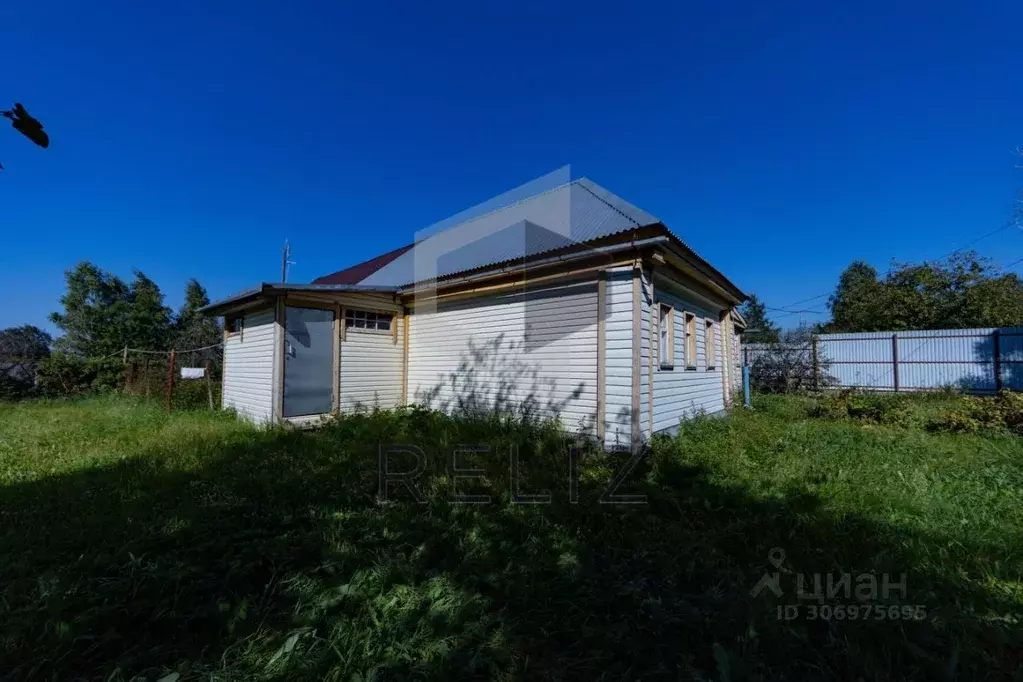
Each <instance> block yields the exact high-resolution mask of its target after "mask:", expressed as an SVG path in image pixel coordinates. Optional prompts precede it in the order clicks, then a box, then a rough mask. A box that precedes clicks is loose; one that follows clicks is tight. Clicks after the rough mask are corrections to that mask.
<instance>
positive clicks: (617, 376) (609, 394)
mask: <svg viewBox="0 0 1023 682" xmlns="http://www.w3.org/2000/svg"><path fill="white" fill-rule="evenodd" d="M605 296H606V299H607V300H606V303H605V305H606V306H607V310H606V317H605V318H604V337H605V357H606V363H605V364H606V371H605V378H604V398H605V401H606V402H605V404H604V415H605V416H604V420H605V422H606V424H605V426H604V444H605V446H606V447H611V448H613V447H622V448H628V447H629V443H630V438H631V434H632V267H631V266H626V267H621V268H614V269H611V270H608V272H607V289H606V292H605Z"/></svg>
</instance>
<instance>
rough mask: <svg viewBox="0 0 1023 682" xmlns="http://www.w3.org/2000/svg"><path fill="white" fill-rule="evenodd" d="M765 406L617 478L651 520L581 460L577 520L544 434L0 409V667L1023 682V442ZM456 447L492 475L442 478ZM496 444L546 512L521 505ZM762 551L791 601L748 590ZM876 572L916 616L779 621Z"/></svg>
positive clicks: (369, 419) (933, 407)
mask: <svg viewBox="0 0 1023 682" xmlns="http://www.w3.org/2000/svg"><path fill="white" fill-rule="evenodd" d="M944 400H946V401H947V402H949V403H951V402H953V401H954V399H951V398H946V399H944ZM914 405H915V407H914V409H916V410H917V411H918V412H919V413H920V414H921V415H930V414H933V413H935V412H936V411H940V410H941V409H944V403H942V402H941V401H938V400H930V401H928V400H921V401H918V402H917V403H915V404H914ZM755 407H756V409H755V410H754V411H751V412H745V411H738V412H736V413H735V414H734V415H733V416H731V417H729V418H725V419H702V420H697V421H695V422H693V423H690V424H687V425H685V427H684V428H683V429H682V431H681V433H680V434H679V436H678V437H677V438H673V439H668V438H660V439H658V440H657V441H656V443H655V447H654V450H653V452H652V454H651V455H650V456H648V457H646V458H645V459H644V461H643V463H641V465H640V466H639V468H637V470H636V471H635V472H634V473H633V474H632V476H630V477H629V479H628V480H627V481H626V482H625V483H624V484H623V486H622V488H621V490H619V493H641V494H645V495H646V496H647V499H646V503H645V504H636V505H607V504H600V503H599V498H600V496H601V493H602V492H603V491H604V488H605V486H606V483H607V482H608V480H609V479H610V478H611V476H612V475H613V472H614V471H615V470H616V468H617V467H618V465H619V463H621V462H623V461H624V458H622V457H611V456H605V455H603V454H600V453H596V452H592V451H590V452H586V453H584V457H583V458H582V464H581V465H580V467H579V470H580V476H579V479H580V480H579V484H578V501H577V502H575V503H573V502H572V501H571V500H570V496H569V476H568V472H569V457H568V455H567V449H566V447H565V446H566V443H565V441H564V439H563V438H562V436H561V435H560V434H559V433H558V432H557V430H556V429H555V428H553V427H551V426H550V425H532V426H527V425H522V424H516V423H512V422H502V421H500V420H497V419H484V418H480V419H461V420H456V419H451V418H448V417H444V416H441V415H437V414H434V413H428V412H423V411H408V412H402V413H398V414H390V413H377V414H365V415H357V416H352V417H348V418H345V419H343V420H341V421H339V422H337V423H334V424H332V425H330V426H328V427H326V428H323V429H320V430H317V431H315V432H286V431H280V430H271V431H264V432H260V431H257V430H254V429H252V428H250V427H248V426H246V425H244V424H241V423H239V422H236V421H235V420H234V419H233V418H232V417H231V416H230V415H226V414H213V413H203V412H183V413H176V414H173V415H167V414H165V413H164V412H163V411H162V410H161V409H160V407H159V406H158V405H153V404H147V403H145V402H139V401H131V400H127V399H116V398H105V399H99V398H97V399H89V400H83V401H80V402H71V403H36V404H24V405H14V406H0V486H2V487H0V677H3V678H6V679H46V680H49V679H53V680H68V679H103V680H129V679H150V680H156V679H161V678H163V677H164V676H167V675H173V674H177V675H179V678H177V679H181V680H186V679H204V680H206V679H216V680H254V679H267V680H285V679H296V680H297V679H332V680H367V679H443V680H447V679H456V678H463V679H464V678H478V679H522V680H533V679H580V680H601V679H607V680H619V679H638V678H651V679H672V680H675V679H702V680H744V679H765V680H767V679H792V680H803V679H862V680H891V679H919V680H930V679H1007V678H1008V679H1012V678H1013V677H1015V678H1016V679H1021V678H1023V636H1021V634H1020V629H1021V625H1020V621H1019V619H1020V616H1021V615H1023V584H1021V575H1023V439H1020V438H1018V437H1012V436H1008V435H1002V434H987V435H984V436H977V435H956V434H947V433H931V432H928V431H927V430H926V429H924V428H923V427H922V426H921V425H919V424H922V423H923V422H924V421H925V419H924V418H923V417H922V418H921V419H920V420H913V421H912V423H911V424H910V425H908V426H898V427H896V426H884V425H866V424H860V423H857V422H855V421H852V420H843V419H836V420H824V419H811V418H809V417H808V416H807V414H808V405H807V404H806V402H805V401H802V400H799V399H795V398H763V399H761V400H758V401H757V402H756V403H755ZM918 422H919V423H918ZM388 443H406V444H415V445H418V446H419V447H421V448H422V449H423V451H424V452H425V453H426V454H427V455H428V464H427V469H428V473H426V474H424V475H423V476H422V478H421V480H420V487H421V489H422V491H423V493H424V495H425V496H426V498H427V501H426V503H425V504H417V503H415V501H414V500H413V498H412V497H411V495H409V494H408V493H407V492H406V491H404V490H400V489H399V490H396V491H395V492H394V493H393V494H392V495H391V496H390V500H387V501H384V500H382V499H380V498H379V496H378V495H377V486H378V449H379V446H380V445H381V444H388ZM459 444H487V445H489V446H490V452H489V454H478V455H474V456H473V457H472V458H470V457H469V456H463V460H464V461H463V462H462V464H465V465H467V464H468V463H469V460H470V459H472V460H473V461H474V462H475V466H478V467H480V468H484V469H486V471H487V478H486V480H483V481H473V480H467V479H463V480H455V479H454V478H453V477H452V476H451V472H449V471H447V469H446V462H449V461H450V460H449V459H445V456H447V457H450V453H451V451H452V450H453V449H455V448H456V447H457V446H458V445H459ZM510 446H515V447H517V448H518V450H519V453H520V457H521V461H522V479H523V484H522V488H523V492H527V493H529V492H537V491H540V490H547V491H549V492H550V493H551V496H552V501H551V504H548V505H515V504H512V503H511V501H510V487H511V486H510V481H509V456H508V450H509V447H510ZM412 464H413V461H412V459H411V458H410V457H409V456H408V455H405V456H397V457H395V458H394V459H392V465H391V466H392V468H394V469H399V470H400V469H401V468H402V467H406V468H407V467H411V466H412ZM456 489H457V492H459V493H469V492H472V493H485V494H489V495H491V496H492V498H493V499H492V503H491V504H489V505H464V504H455V503H453V502H452V501H451V498H450V496H451V494H452V493H453V492H454V491H455V490H456ZM772 548H781V549H783V550H784V552H785V562H784V564H783V567H782V571H783V574H782V579H783V586H784V589H785V593H784V594H783V595H782V596H781V597H775V596H774V595H773V594H771V593H770V592H762V593H760V594H759V595H757V596H755V597H754V596H751V594H750V591H751V589H752V588H753V587H754V585H756V583H757V581H758V580H760V578H761V576H762V575H763V574H764V572H765V571H774V570H775V569H774V567H773V566H771V565H770V564H769V563H768V553H769V551H770V550H771V549H772ZM870 572H873V573H875V574H876V575H877V576H878V580H879V581H880V576H881V574H882V573H886V572H887V573H889V574H892V575H894V576H896V580H898V576H899V575H900V574H902V573H905V574H906V581H905V582H906V590H905V594H904V595H902V594H900V593H895V594H893V595H889V596H888V599H887V600H884V599H882V600H881V602H882V603H884V604H886V605H887V604H890V603H895V604H901V605H917V604H919V605H923V606H924V607H925V608H926V611H927V618H926V619H924V620H920V621H917V620H885V621H877V620H873V619H871V620H869V621H862V620H835V619H830V620H822V619H817V620H810V619H809V618H808V617H807V616H806V615H805V612H804V614H803V615H801V616H800V617H799V618H797V619H794V620H791V621H784V620H779V619H778V617H777V607H778V606H784V605H789V604H797V603H801V602H799V600H798V599H797V598H796V595H795V593H794V584H793V580H794V575H793V573H802V574H806V575H807V576H809V575H811V574H814V573H820V574H828V573H830V574H833V575H835V576H836V577H837V576H838V575H839V574H841V573H851V574H853V575H854V576H856V575H859V574H861V573H870ZM835 601H849V600H843V599H837V600H834V599H833V600H829V603H834V602H835ZM802 605H803V606H805V605H806V602H802ZM169 679H175V678H173V677H171V678H169Z"/></svg>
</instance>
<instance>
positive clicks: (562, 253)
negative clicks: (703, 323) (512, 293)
mask: <svg viewBox="0 0 1023 682" xmlns="http://www.w3.org/2000/svg"><path fill="white" fill-rule="evenodd" d="M628 252H635V254H636V256H637V257H640V256H643V255H650V254H652V253H659V254H661V256H660V257H661V259H662V260H663V261H664V262H665V263H668V264H670V265H671V266H672V267H674V268H676V269H678V270H680V271H681V272H683V273H685V274H686V275H688V276H689V277H691V278H695V279H696V280H698V281H699V282H700V283H702V284H704V285H705V286H707V287H708V288H709V289H710V290H711V291H712V292H713V293H714V294H715V295H716V297H718V298H721V299H722V300H724V301H727V302H729V303H731V304H738V303H742V302H743V301H745V300H746V299H747V298H748V296H747V295H746V294H745V293H743V291H742V290H741V289H739V288H738V287H737V286H735V284H733V283H732V282H731V281H730V280H729V279H728V278H727V277H725V276H724V275H723V274H721V272H719V271H718V270H717V269H716V268H714V267H713V266H711V265H710V264H709V263H708V262H707V261H705V260H703V259H702V258H700V257H699V256H698V255H697V254H696V253H695V252H694V251H693V250H692V249H691V248H689V246H687V245H686V244H685V243H684V242H683V241H682V240H680V239H679V238H678V237H676V236H675V235H674V234H672V233H671V231H670V230H668V228H667V227H665V226H664V225H663V224H661V223H655V224H653V225H649V226H647V227H645V228H639V229H637V230H634V231H631V232H622V233H619V234H616V235H613V236H610V237H607V238H603V239H600V240H594V241H591V242H586V243H580V244H575V245H573V246H572V247H568V248H565V249H559V250H558V251H556V252H554V253H547V254H542V255H538V256H537V257H534V258H527V259H524V260H523V259H515V260H512V261H505V262H503V263H495V264H493V265H489V266H486V267H483V268H479V269H476V270H469V271H464V272H461V273H453V274H451V275H447V276H445V277H442V278H440V279H438V280H427V281H423V282H415V283H409V284H405V285H403V286H399V287H391V286H375V285H365V284H281V283H272V282H263V283H262V284H261V285H259V286H257V287H253V288H252V289H247V290H245V291H243V292H241V293H238V294H235V295H233V296H229V297H227V298H225V299H222V300H220V301H216V302H215V303H211V304H210V305H208V306H205V307H203V308H200V310H199V312H200V313H203V314H206V315H223V314H224V313H227V312H230V311H233V310H237V309H240V308H246V307H250V306H252V305H254V304H258V303H260V302H262V301H266V302H271V301H273V300H274V299H275V298H276V297H277V296H279V295H281V294H286V293H289V292H292V293H317V294H328V295H329V294H345V293H363V294H373V293H376V294H389V295H392V296H395V297H403V296H404V297H408V296H415V295H418V294H420V293H423V292H427V291H432V292H438V291H442V290H445V289H448V288H453V287H459V286H463V285H466V284H470V283H475V282H479V281H482V280H489V279H492V278H499V277H507V276H509V275H512V274H516V273H521V272H525V271H531V270H537V269H543V268H555V269H556V268H558V267H559V266H562V265H564V266H568V265H569V264H574V263H577V262H579V261H582V260H586V259H590V258H593V257H595V256H600V257H606V256H611V255H618V254H623V253H628Z"/></svg>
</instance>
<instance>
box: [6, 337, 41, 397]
mask: <svg viewBox="0 0 1023 682" xmlns="http://www.w3.org/2000/svg"><path fill="white" fill-rule="evenodd" d="M52 342H53V339H52V338H50V335H49V334H47V333H46V332H44V331H43V330H42V329H39V328H38V327H33V326H32V325H30V324H26V325H22V326H21V327H9V328H8V329H4V330H3V331H0V399H3V400H13V399H17V398H24V397H26V396H28V395H31V394H32V393H33V392H34V391H35V384H36V371H37V370H38V368H39V363H40V362H41V361H43V360H45V359H46V358H47V357H49V355H50V344H51V343H52Z"/></svg>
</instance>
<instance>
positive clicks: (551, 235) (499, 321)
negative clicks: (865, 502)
mask: <svg viewBox="0 0 1023 682" xmlns="http://www.w3.org/2000/svg"><path fill="white" fill-rule="evenodd" d="M745 299H746V296H745V294H743V292H742V291H740V290H739V288H738V287H736V286H735V285H734V284H732V282H730V281H729V280H728V279H727V278H726V277H725V276H724V275H722V274H721V273H720V272H718V271H717V270H716V269H714V268H713V267H712V266H711V265H710V264H708V263H707V262H706V261H704V260H703V259H702V258H700V257H699V256H697V255H696V254H695V253H694V252H693V250H692V249H690V248H689V247H688V246H686V244H685V243H684V242H683V241H682V240H680V239H679V238H678V237H676V236H675V235H674V234H672V233H671V232H670V231H669V230H668V229H667V227H665V226H664V225H663V224H662V223H661V222H660V221H659V220H658V219H657V218H655V217H654V216H652V215H650V214H649V213H646V212H645V211H642V210H640V209H638V208H636V207H635V206H632V205H631V204H629V203H628V202H626V201H624V200H622V199H621V198H619V197H617V196H615V195H614V194H611V193H610V192H608V191H607V190H605V189H603V188H601V187H599V186H598V185H596V184H594V183H592V182H590V181H589V180H585V179H583V180H576V181H573V182H571V183H568V184H565V185H562V186H560V187H557V188H555V189H552V190H549V191H546V192H542V193H540V194H536V195H534V196H531V197H528V198H526V199H523V200H521V201H517V202H515V203H512V204H510V205H508V206H504V207H502V208H499V209H497V210H494V211H491V212H489V213H485V214H483V215H480V216H476V217H473V218H470V219H467V220H464V221H462V222H459V223H457V224H455V225H453V226H451V227H449V228H447V229H445V230H442V231H439V232H436V233H435V234H433V235H431V236H429V237H427V238H425V239H421V240H419V241H418V242H417V243H415V244H413V245H409V246H405V247H402V248H400V249H396V250H394V251H391V252H390V253H387V254H384V255H382V256H379V257H377V258H374V259H372V260H369V261H366V262H364V263H360V264H358V265H355V266H353V267H350V268H347V269H345V270H341V271H339V272H336V273H333V274H331V275H326V276H324V277H321V278H319V279H317V280H315V281H314V282H313V283H311V284H272V283H264V284H262V285H260V286H259V287H257V288H254V289H252V290H249V291H247V292H244V293H242V294H239V295H236V296H232V297H230V298H227V299H225V300H222V301H218V302H216V303H214V304H212V305H210V306H208V307H206V308H205V309H204V311H205V312H206V313H207V314H211V315H222V316H224V318H225V349H224V365H225V367H224V379H223V381H224V386H223V402H224V407H225V408H234V409H235V410H237V411H238V413H239V414H240V415H242V416H244V417H246V418H248V419H251V420H254V421H257V422H277V421H282V420H283V421H290V422H294V423H302V422H308V421H313V420H316V419H319V418H320V417H321V416H323V415H328V414H331V413H335V412H338V411H341V412H346V411H350V410H353V409H356V407H357V406H359V405H362V406H365V407H367V408H382V409H386V408H393V407H396V406H400V405H406V404H422V405H425V406H429V407H432V408H436V409H441V410H444V411H447V412H458V411H465V410H499V411H504V412H513V413H516V414H529V415H533V416H538V417H553V418H557V419H559V420H560V421H561V423H562V424H563V425H564V427H565V428H566V430H568V431H571V432H575V433H582V434H587V435H590V436H595V437H597V438H598V439H600V440H602V441H603V442H604V444H605V446H606V447H638V446H640V445H641V444H642V443H643V442H645V441H646V440H647V439H648V438H649V437H650V435H651V434H652V433H657V432H662V431H672V430H674V429H676V428H677V427H678V424H679V421H680V420H681V419H684V418H686V417H688V416H692V415H693V414H696V413H709V414H713V413H717V412H721V411H723V410H725V409H726V408H727V407H729V406H730V405H731V404H732V396H733V393H734V391H735V386H736V384H737V382H739V381H740V379H739V365H740V362H739V353H738V329H739V328H740V327H741V326H743V325H744V323H743V322H742V318H741V316H739V315H738V313H737V311H736V306H738V305H739V304H741V303H742V302H743V301H744V300H745Z"/></svg>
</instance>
